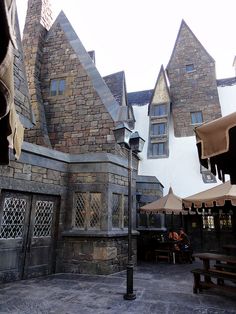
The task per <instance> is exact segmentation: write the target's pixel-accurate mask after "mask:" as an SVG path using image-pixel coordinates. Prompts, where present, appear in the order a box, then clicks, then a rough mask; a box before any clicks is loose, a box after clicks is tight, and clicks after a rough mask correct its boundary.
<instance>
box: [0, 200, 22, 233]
mask: <svg viewBox="0 0 236 314" xmlns="http://www.w3.org/2000/svg"><path fill="white" fill-rule="evenodd" d="M26 206H27V203H26V199H21V198H15V197H10V198H5V200H4V206H3V215H2V222H1V227H0V238H1V239H16V238H22V237H23V231H24V222H25V214H26Z"/></svg>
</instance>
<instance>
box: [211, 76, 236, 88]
mask: <svg viewBox="0 0 236 314" xmlns="http://www.w3.org/2000/svg"><path fill="white" fill-rule="evenodd" d="M216 83H217V87H224V86H233V85H236V76H234V77H228V78H224V79H219V80H216Z"/></svg>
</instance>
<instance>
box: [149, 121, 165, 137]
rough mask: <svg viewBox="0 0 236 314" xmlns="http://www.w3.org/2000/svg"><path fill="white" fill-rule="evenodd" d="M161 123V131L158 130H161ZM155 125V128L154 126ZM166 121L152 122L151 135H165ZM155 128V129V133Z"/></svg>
mask: <svg viewBox="0 0 236 314" xmlns="http://www.w3.org/2000/svg"><path fill="white" fill-rule="evenodd" d="M161 125H163V126H164V127H163V133H162V132H160V131H161ZM155 127H156V128H155ZM166 127H167V125H166V122H157V123H152V124H151V130H150V131H151V132H150V133H151V136H163V135H166ZM155 129H157V130H156V131H157V132H156V133H155Z"/></svg>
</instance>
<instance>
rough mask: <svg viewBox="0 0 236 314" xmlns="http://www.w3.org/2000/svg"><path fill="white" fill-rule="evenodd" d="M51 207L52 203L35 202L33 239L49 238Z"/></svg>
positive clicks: (51, 217) (51, 216)
mask: <svg viewBox="0 0 236 314" xmlns="http://www.w3.org/2000/svg"><path fill="white" fill-rule="evenodd" d="M53 207H54V203H53V202H52V201H37V202H36V208H35V218H34V231H33V237H35V238H36V237H38V238H40V237H50V236H51V230H52V219H53Z"/></svg>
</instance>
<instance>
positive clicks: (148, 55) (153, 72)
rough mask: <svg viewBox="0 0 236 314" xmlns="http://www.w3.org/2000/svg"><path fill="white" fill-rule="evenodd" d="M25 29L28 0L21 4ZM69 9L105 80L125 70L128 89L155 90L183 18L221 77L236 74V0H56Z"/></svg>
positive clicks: (54, 8) (56, 10)
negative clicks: (235, 66)
mask: <svg viewBox="0 0 236 314" xmlns="http://www.w3.org/2000/svg"><path fill="white" fill-rule="evenodd" d="M16 3H17V11H18V17H19V21H20V28H21V31H22V30H23V25H24V20H25V14H26V9H27V0H16ZM51 5H52V6H51V7H52V11H53V18H54V19H55V18H56V16H57V15H58V14H59V13H60V11H61V10H63V11H64V13H65V15H66V16H67V18H68V19H69V21H70V23H71V25H72V27H73V28H74V30H75V31H76V33H77V35H78V37H79V38H80V40H81V41H82V43H83V45H84V47H85V49H86V50H87V51H90V50H95V58H96V66H97V69H98V71H99V72H100V74H101V76H106V75H109V74H112V73H116V72H119V71H124V72H125V77H126V86H127V91H128V92H132V91H140V90H146V89H153V88H154V86H155V83H156V79H157V76H158V73H159V70H160V67H161V65H163V66H164V68H165V67H166V66H167V64H168V62H169V59H170V56H171V53H172V50H173V47H174V44H175V40H176V37H177V34H178V31H179V27H180V24H181V21H182V19H184V20H185V22H186V23H187V24H188V26H189V27H190V29H191V30H192V31H193V33H194V34H195V36H196V37H197V38H198V40H199V41H200V42H201V43H202V44H203V46H204V47H205V49H206V50H207V51H208V53H209V54H210V55H211V56H212V57H213V59H214V60H215V62H216V76H217V79H222V78H228V77H233V76H235V71H234V68H233V60H234V57H235V56H236V24H235V12H236V2H235V0H225V1H221V0H162V1H161V0H66V1H65V0H51Z"/></svg>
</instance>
